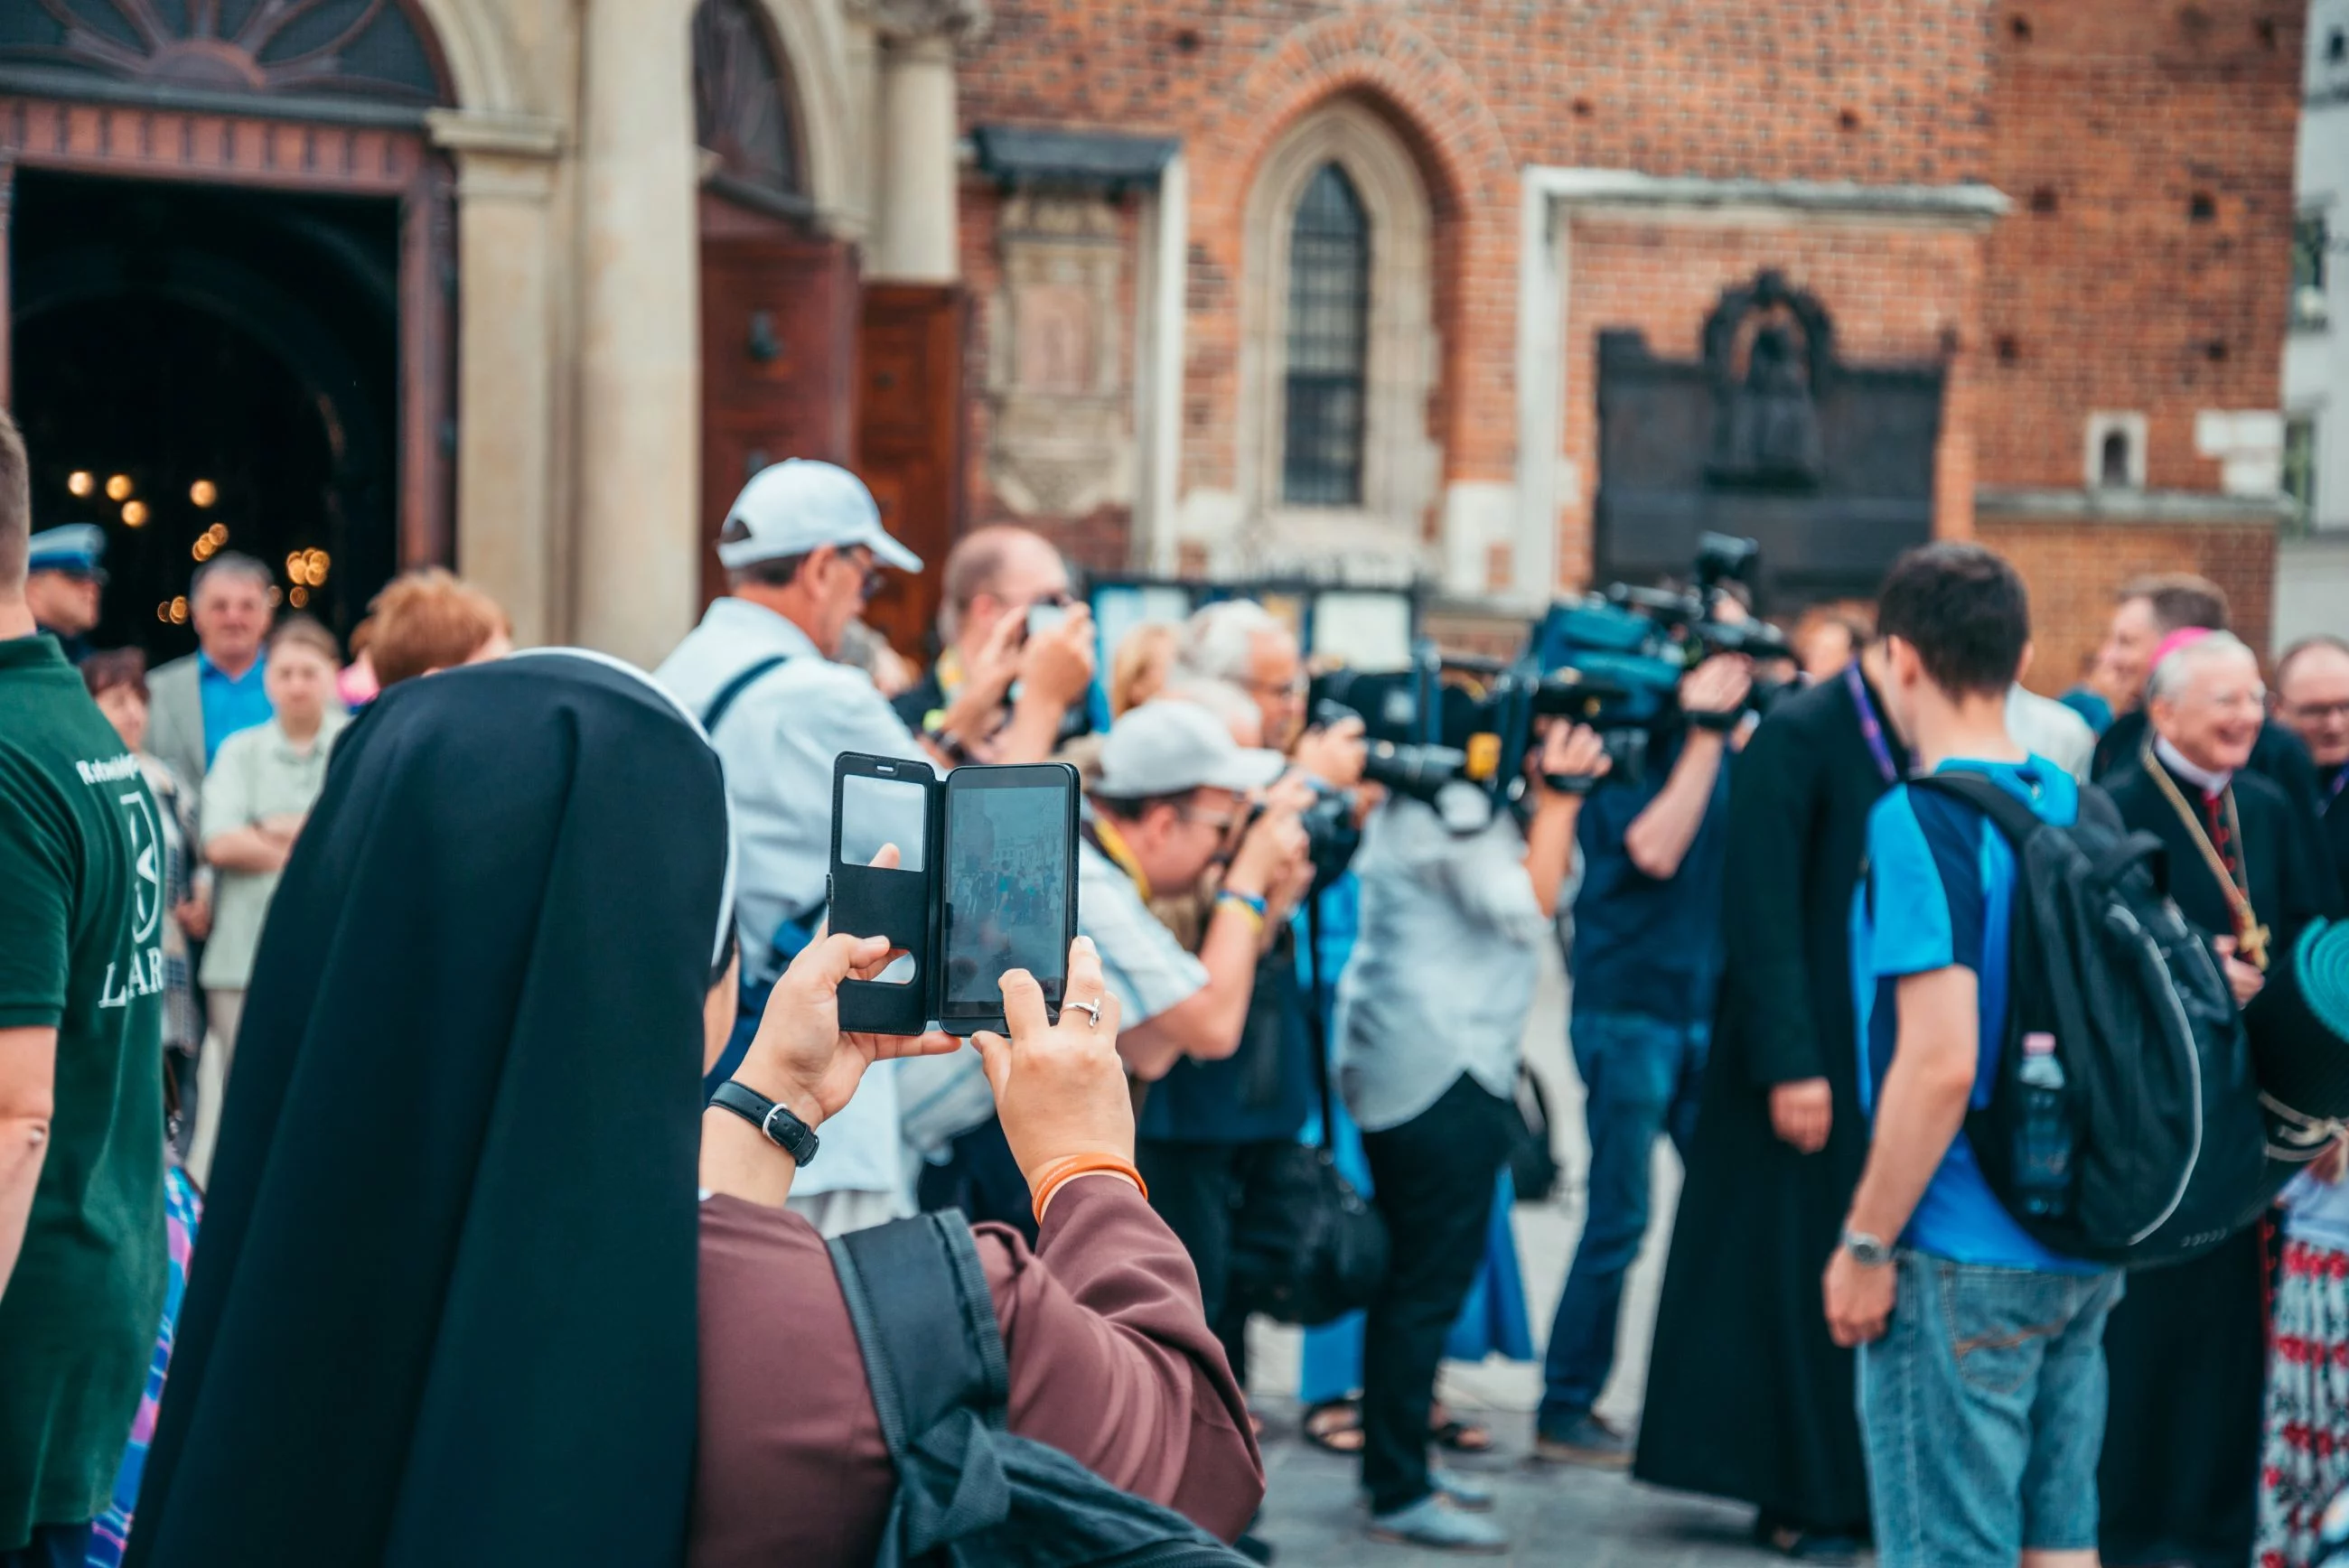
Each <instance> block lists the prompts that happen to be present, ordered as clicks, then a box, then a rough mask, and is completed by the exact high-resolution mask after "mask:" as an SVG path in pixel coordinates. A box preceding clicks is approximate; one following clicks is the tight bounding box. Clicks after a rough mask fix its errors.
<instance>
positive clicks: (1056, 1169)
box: [1034, 1154, 1150, 1224]
mask: <svg viewBox="0 0 2349 1568" xmlns="http://www.w3.org/2000/svg"><path fill="white" fill-rule="evenodd" d="M1096 1172H1103V1173H1106V1174H1109V1175H1112V1176H1123V1177H1124V1178H1125V1179H1126V1180H1127V1181H1131V1182H1133V1185H1134V1190H1135V1191H1139V1192H1140V1193H1141V1194H1142V1195H1143V1197H1144V1198H1148V1197H1149V1196H1150V1188H1149V1186H1148V1184H1147V1183H1145V1182H1144V1181H1143V1180H1142V1172H1141V1171H1137V1170H1135V1169H1134V1165H1133V1161H1131V1160H1121V1159H1119V1158H1118V1157H1117V1156H1116V1155H1114V1154H1068V1155H1063V1156H1061V1158H1060V1159H1058V1160H1055V1161H1050V1163H1048V1164H1047V1165H1046V1166H1045V1167H1044V1169H1042V1170H1041V1171H1038V1172H1036V1180H1035V1183H1034V1185H1035V1189H1036V1222H1037V1223H1038V1224H1042V1223H1043V1222H1044V1210H1045V1209H1046V1208H1047V1207H1048V1206H1049V1205H1050V1203H1051V1202H1052V1194H1053V1193H1055V1192H1057V1191H1060V1190H1061V1188H1062V1187H1064V1186H1066V1185H1067V1184H1068V1183H1069V1181H1071V1178H1074V1177H1078V1176H1090V1175H1093V1174H1094V1173H1096Z"/></svg>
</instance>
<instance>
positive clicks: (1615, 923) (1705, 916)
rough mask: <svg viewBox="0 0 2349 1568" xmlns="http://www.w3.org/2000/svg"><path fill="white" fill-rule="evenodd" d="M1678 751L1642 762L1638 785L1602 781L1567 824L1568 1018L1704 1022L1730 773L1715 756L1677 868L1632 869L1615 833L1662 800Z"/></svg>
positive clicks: (1712, 979)
mask: <svg viewBox="0 0 2349 1568" xmlns="http://www.w3.org/2000/svg"><path fill="white" fill-rule="evenodd" d="M1679 756H1680V748H1679V747H1678V746H1677V745H1674V746H1671V747H1670V748H1660V750H1659V751H1658V753H1657V754H1656V755H1654V756H1651V757H1650V758H1649V759H1648V770H1647V777H1646V778H1645V779H1642V780H1641V781H1640V782H1639V783H1637V784H1608V783H1602V784H1600V785H1599V788H1597V789H1593V790H1592V791H1591V792H1590V794H1589V796H1588V798H1587V799H1584V801H1583V803H1582V820H1580V821H1579V822H1578V824H1577V825H1576V828H1575V836H1576V844H1577V848H1578V851H1579V852H1580V857H1581V861H1582V889H1581V891H1580V892H1578V893H1577V894H1576V895H1575V899H1574V950H1573V953H1572V954H1571V962H1572V964H1573V968H1574V1010H1575V1011H1576V1012H1578V1013H1638V1014H1640V1015H1641V1016H1645V1017H1650V1018H1661V1019H1662V1020H1664V1021H1665V1022H1667V1023H1673V1024H1689V1023H1697V1022H1701V1021H1707V1020H1710V1019H1711V1018H1712V1016H1713V993H1714V992H1715V990H1716V989H1718V987H1719V985H1720V981H1721V885H1722V867H1723V862H1724V861H1726V859H1727V857H1728V852H1729V774H1730V769H1731V768H1732V767H1733V764H1734V763H1735V760H1736V758H1734V757H1733V755H1732V754H1731V752H1730V751H1729V750H1728V748H1725V747H1724V748H1723V749H1722V754H1721V770H1720V772H1719V773H1718V774H1717V775H1716V776H1715V777H1714V779H1713V799H1710V800H1708V801H1707V802H1706V803H1705V808H1704V820H1702V822H1700V823H1698V824H1697V830H1696V837H1695V838H1693V839H1692V840H1690V841H1689V847H1688V853H1687V854H1685V855H1683V856H1682V857H1681V865H1680V870H1679V872H1677V873H1675V874H1674V875H1672V876H1671V877H1667V878H1665V879H1663V880H1662V881H1658V880H1657V879H1656V878H1654V877H1651V876H1650V875H1649V874H1648V873H1647V872H1643V871H1641V870H1640V868H1639V867H1638V866H1636V865H1633V864H1632V863H1631V857H1630V853H1629V852H1628V851H1626V850H1625V849H1624V847H1623V835H1624V834H1626V833H1628V832H1630V830H1631V824H1632V822H1633V821H1634V820H1637V819H1638V817H1639V815H1640V812H1642V811H1644V810H1647V809H1648V808H1649V807H1650V806H1651V805H1653V804H1654V803H1655V799H1656V797H1657V796H1659V795H1661V794H1662V793H1663V789H1664V783H1665V780H1666V779H1669V778H1670V777H1671V769H1672V764H1673V762H1674V761H1675V760H1677V759H1678V758H1679Z"/></svg>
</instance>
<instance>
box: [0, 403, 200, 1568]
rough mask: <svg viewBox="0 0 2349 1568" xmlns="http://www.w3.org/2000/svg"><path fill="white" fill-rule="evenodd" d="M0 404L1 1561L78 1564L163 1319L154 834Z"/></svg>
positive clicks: (10, 1564) (135, 768)
mask: <svg viewBox="0 0 2349 1568" xmlns="http://www.w3.org/2000/svg"><path fill="white" fill-rule="evenodd" d="M31 510H32V508H31V500H30V498H29V496H28V494H27V491H26V474H25V443H24V439H23V438H22V437H20V436H19V435H18V434H17V433H16V425H15V424H14V423H13V422H12V421H10V420H9V418H7V416H6V415H5V414H0V1568H17V1565H19V1564H23V1563H41V1564H49V1563H67V1562H72V1563H79V1562H80V1561H82V1558H83V1555H84V1553H86V1551H87V1547H88V1537H89V1533H90V1522H91V1521H92V1520H94V1519H96V1518H97V1517H98V1515H99V1514H100V1513H101V1512H103V1511H105V1509H106V1506H107V1503H108V1501H109V1498H110V1496H111V1495H112V1492H113V1488H114V1472H115V1470H116V1468H117V1467H118V1466H119V1465H120V1463H121V1462H122V1449H123V1444H124V1443H125V1442H126V1441H127V1440H128V1439H129V1436H130V1422H131V1418H132V1417H133V1416H135V1415H136V1414H137V1413H138V1408H139V1398H140V1392H141V1391H142V1390H143V1389H144V1388H145V1387H146V1382H147V1364H148V1362H149V1360H150V1358H151V1357H152V1356H153V1354H154V1349H155V1331H156V1327H157V1325H158V1324H159V1323H160V1320H161V1318H162V1313H163V1284H164V1274H165V1268H166V1260H165V1255H164V1242H163V1058H162V1039H161V1032H160V1031H161V1026H162V1011H163V1008H162V1000H163V998H162V990H163V980H162V966H163V957H162V944H161V941H160V933H161V930H162V921H163V887H162V864H161V861H162V849H161V847H160V843H159V842H158V839H157V823H158V819H157V817H156V814H155V802H154V800H153V799H150V797H149V795H148V793H147V786H146V784H145V783H144V782H143V781H142V780H141V779H140V772H139V761H138V758H136V757H134V756H132V755H131V754H130V753H129V752H128V751H125V750H124V749H123V748H122V741H121V738H119V736H117V735H116V734H115V732H114V727H113V726H111V725H109V723H108V722H107V721H106V718H105V716H103V715H102V714H100V713H99V712H98V707H97V705H96V704H95V703H93V702H91V701H90V699H89V696H88V693H87V692H86V691H84V689H83V687H82V683H81V676H79V675H78V674H77V673H76V672H75V670H74V668H73V666H72V665H68V664H67V663H66V660H65V655H64V654H63V653H62V652H60V651H59V649H58V647H57V639H56V638H55V637H50V636H44V635H38V634H36V633H35V631H34V627H33V615H32V612H31V611H30V610H29V609H28V608H26V603H25V562H26V542H27V541H28V540H29V538H30V537H31V527H30V518H31Z"/></svg>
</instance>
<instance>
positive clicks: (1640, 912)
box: [1534, 654, 1753, 1470]
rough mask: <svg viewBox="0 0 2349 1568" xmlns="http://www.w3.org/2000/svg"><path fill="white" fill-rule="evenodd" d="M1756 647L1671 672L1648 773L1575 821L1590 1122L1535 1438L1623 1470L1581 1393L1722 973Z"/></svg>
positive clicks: (1700, 1062) (1598, 1369) (1692, 1074)
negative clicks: (1571, 1249)
mask: <svg viewBox="0 0 2349 1568" xmlns="http://www.w3.org/2000/svg"><path fill="white" fill-rule="evenodd" d="M1752 685H1753V667H1752V661H1751V660H1750V659H1747V658H1745V657H1744V656H1743V655H1726V654H1724V655H1715V656H1714V657H1713V658H1710V659H1707V660H1706V661H1705V662H1704V663H1703V664H1702V665H1698V666H1697V667H1696V668H1695V669H1693V670H1692V671H1690V672H1689V673H1688V675H1687V676H1684V677H1682V681H1681V691H1680V707H1681V713H1682V716H1684V717H1683V718H1682V719H1680V720H1676V721H1675V725H1674V727H1672V728H1671V729H1670V730H1669V731H1667V732H1666V733H1664V734H1662V735H1661V736H1659V737H1658V738H1656V739H1655V740H1654V741H1652V742H1651V757H1650V758H1649V765H1648V769H1647V774H1646V777H1645V778H1644V779H1641V780H1640V781H1638V782H1628V781H1627V782H1623V783H1610V784H1606V785H1602V786H1601V787H1599V789H1596V790H1594V791H1593V792H1592V793H1591V796H1590V799H1589V800H1588V803H1587V804H1586V805H1585V806H1584V807H1583V810H1582V820H1581V821H1580V823H1579V825H1578V830H1577V841H1578V847H1579V849H1580V850H1581V852H1582V863H1583V875H1582V889H1581V892H1579V893H1578V895H1577V896H1576V898H1575V901H1574V954H1573V965H1574V1012H1573V1021H1572V1025H1571V1029H1570V1037H1571V1040H1572V1044H1573V1047H1574V1065H1575V1070H1576V1071H1577V1072H1578V1073H1580V1074H1581V1076H1582V1086H1583V1090H1584V1093H1585V1097H1586V1098H1585V1102H1584V1115H1585V1117H1586V1118H1587V1119H1588V1122H1589V1126H1590V1176H1589V1198H1588V1211H1587V1213H1586V1216H1585V1218H1584V1221H1583V1226H1582V1239H1581V1242H1580V1243H1579V1244H1578V1246H1577V1247H1576V1249H1575V1253H1574V1266H1573V1268H1572V1270H1571V1271H1570V1272H1569V1273H1568V1275H1567V1281H1566V1291H1565V1294H1564V1295H1561V1296H1560V1297H1559V1298H1558V1304H1557V1319H1556V1320H1555V1321H1554V1322H1553V1323H1552V1324H1551V1326H1550V1333H1549V1348H1548V1351H1547V1356H1546V1357H1545V1358H1544V1365H1543V1369H1542V1382H1543V1392H1542V1403H1541V1412H1540V1416H1539V1418H1538V1419H1537V1422H1536V1429H1535V1434H1534V1438H1535V1440H1534V1452H1535V1455H1536V1457H1537V1458H1538V1459H1541V1460H1547V1461H1550V1462H1553V1463H1564V1464H1585V1465H1595V1466H1599V1467H1600V1468H1603V1469H1609V1470H1619V1469H1621V1468H1623V1467H1625V1466H1627V1465H1629V1464H1630V1462H1631V1439H1630V1436H1629V1435H1628V1434H1626V1433H1623V1432H1619V1431H1617V1430H1616V1429H1614V1428H1613V1427H1610V1426H1609V1425H1608V1424H1607V1422H1606V1421H1605V1420H1604V1419H1603V1418H1600V1417H1599V1416H1598V1415H1595V1414H1594V1413H1593V1412H1592V1410H1591V1407H1592V1406H1593V1405H1595V1404H1597V1403H1598V1401H1599V1394H1600V1393H1601V1392H1602V1391H1604V1390H1605V1388H1606V1387H1607V1378H1608V1375H1609V1373H1610V1372H1611V1371H1612V1370H1613V1369H1614V1366H1615V1329H1616V1322H1617V1319H1618V1317H1619V1315H1620V1313H1621V1308H1622V1303H1623V1279H1624V1276H1625V1275H1626V1274H1628V1273H1630V1267H1631V1264H1632V1261H1633V1260H1634V1259H1635V1258H1637V1257H1638V1256H1639V1255H1640V1241H1641V1239H1642V1238H1644V1237H1645V1236H1646V1235H1647V1233H1648V1199H1649V1173H1650V1171H1651V1166H1652V1162H1653V1161H1654V1158H1655V1148H1656V1140H1657V1139H1658V1138H1659V1137H1661V1136H1662V1135H1663V1134H1666V1133H1670V1134H1671V1139H1672V1142H1673V1143H1674V1145H1675V1146H1677V1147H1678V1148H1679V1149H1681V1150H1682V1152H1683V1154H1685V1152H1686V1150H1687V1149H1688V1147H1689V1144H1690V1141H1691V1140H1692V1138H1693V1137H1694V1135H1695V1131H1696V1108H1697V1091H1698V1088H1699V1086H1700V1085H1701V1084H1702V1082H1703V1078H1704V1058H1705V1051H1706V1047H1707V1045H1708V1043H1709V1041H1710V1039H1711V1035H1710V1026H1711V1022H1712V1018H1713V994H1714V992H1715V990H1716V989H1717V988H1718V986H1719V984H1720V980H1721V891H1722V864H1723V857H1724V854H1725V852H1726V850H1727V848H1728V815H1729V754H1730V749H1731V727H1732V726H1733V725H1734V724H1735V723H1736V722H1737V719H1738V717H1739V715H1740V714H1741V712H1742V711H1743V709H1744V706H1745V697H1746V693H1747V692H1748V690H1749V689H1751V687H1752Z"/></svg>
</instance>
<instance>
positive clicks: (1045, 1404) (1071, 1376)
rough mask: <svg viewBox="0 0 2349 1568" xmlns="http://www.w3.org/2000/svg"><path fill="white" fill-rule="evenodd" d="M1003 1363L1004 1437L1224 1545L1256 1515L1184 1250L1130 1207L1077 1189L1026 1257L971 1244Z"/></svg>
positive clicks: (1251, 1482)
mask: <svg viewBox="0 0 2349 1568" xmlns="http://www.w3.org/2000/svg"><path fill="white" fill-rule="evenodd" d="M978 1249H979V1256H980V1258H981V1260H982V1261H983V1262H984V1264H986V1268H987V1278H988V1286H989V1288H990V1289H991V1290H992V1291H993V1292H994V1295H995V1312H996V1316H997V1318H998V1320H999V1322H1000V1323H1001V1325H1002V1326H1003V1340H1004V1345H1005V1346H1006V1348H1007V1350H1008V1352H1009V1357H1010V1362H1011V1429H1012V1430H1013V1431H1015V1432H1017V1433H1019V1435H1020V1436H1022V1437H1026V1438H1033V1439H1036V1440H1037V1441H1039V1442H1042V1443H1049V1444H1050V1445H1051V1446H1052V1447H1054V1448H1056V1449H1060V1450H1061V1451H1062V1452H1063V1453H1066V1454H1069V1455H1071V1457H1073V1458H1075V1459H1077V1460H1081V1461H1082V1462H1083V1463H1084V1464H1085V1465H1086V1466H1088V1467H1089V1468H1090V1469H1092V1470H1093V1471H1094V1472H1095V1473H1096V1474H1098V1475H1100V1476H1102V1477H1103V1478H1104V1479H1106V1480H1109V1481H1110V1482H1112V1484H1113V1485H1116V1486H1119V1487H1122V1488H1123V1489H1124V1490H1126V1491H1132V1492H1137V1493H1139V1494H1141V1495H1142V1496H1143V1497H1147V1498H1150V1499H1151V1500H1153V1501H1156V1502H1161V1503H1164V1504H1166V1505H1167V1506H1169V1507H1171V1508H1173V1509H1174V1510H1175V1511H1178V1512H1180V1513H1182V1514H1183V1515H1185V1517H1186V1518H1189V1519H1191V1520H1193V1521H1194V1522H1196V1523H1198V1524H1199V1525H1201V1526H1202V1527H1204V1528H1205V1529H1206V1530H1208V1531H1211V1532H1214V1533H1215V1534H1216V1535H1218V1536H1220V1537H1222V1538H1223V1539H1224V1540H1226V1541H1229V1540H1232V1539H1233V1538H1235V1537H1236V1536H1237V1535H1238V1534H1239V1533H1240V1532H1241V1531H1242V1530H1244V1529H1246V1528H1247V1522H1248V1521H1249V1520H1250V1519H1251V1518H1253V1517H1254V1516H1255V1513H1256V1511H1257V1504H1258V1503H1260V1502H1262V1501H1264V1461H1263V1460H1262V1459H1261V1458H1260V1457H1259V1456H1258V1454H1257V1447H1256V1439H1255V1437H1254V1436H1253V1435H1252V1434H1251V1432H1250V1430H1249V1426H1248V1418H1247V1401H1246V1400H1245V1399H1244V1398H1242V1397H1241V1394H1240V1389H1239V1387H1238V1385H1237V1384H1236V1383H1235V1382H1234V1381H1233V1380H1232V1372H1231V1367H1230V1366H1229V1365H1228V1364H1227V1363H1226V1360H1225V1358H1224V1351H1223V1346H1220V1345H1218V1344H1217V1343H1216V1336H1214V1335H1213V1334H1211V1333H1209V1332H1208V1329H1207V1321H1206V1315H1205V1314H1204V1312H1203V1311H1202V1310H1201V1308H1200V1305H1199V1279H1198V1275H1197V1274H1196V1273H1195V1272H1194V1271H1193V1269H1192V1267H1191V1259H1190V1257H1189V1255H1188V1254H1187V1253H1185V1252H1184V1250H1183V1243H1180V1242H1178V1241H1176V1240H1175V1239H1174V1232H1172V1231H1170V1230H1168V1229H1167V1228H1166V1222H1164V1220H1161V1219H1160V1218H1159V1217H1158V1216H1157V1214H1156V1213H1154V1212H1152V1210H1151V1207H1150V1205H1149V1203H1148V1202H1146V1201H1145V1200H1144V1199H1143V1196H1142V1194H1141V1193H1139V1192H1137V1191H1134V1190H1133V1188H1132V1187H1131V1186H1129V1185H1128V1184H1126V1183H1125V1182H1123V1181H1118V1180H1116V1179H1115V1178H1113V1177H1098V1176H1093V1177H1085V1178H1082V1179H1081V1180H1078V1181H1071V1182H1070V1183H1069V1184H1068V1185H1066V1186H1064V1187H1062V1188H1061V1190H1060V1191H1059V1193H1058V1194H1056V1195H1055V1196H1054V1198H1053V1200H1052V1206H1051V1208H1050V1211H1049V1212H1047V1214H1046V1217H1045V1220H1044V1227H1043V1233H1042V1235H1041V1237H1040V1241H1039V1243H1038V1247H1037V1250H1036V1252H1035V1253H1030V1252H1029V1251H1028V1249H1027V1247H1026V1245H1025V1244H1024V1243H1022V1242H1021V1241H1020V1240H1019V1237H1018V1236H1017V1235H1016V1234H1014V1233H1012V1232H1010V1231H1009V1230H1008V1229H1005V1228H1003V1227H1000V1226H992V1225H990V1226H983V1227H981V1228H980V1229H979V1231H978Z"/></svg>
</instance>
